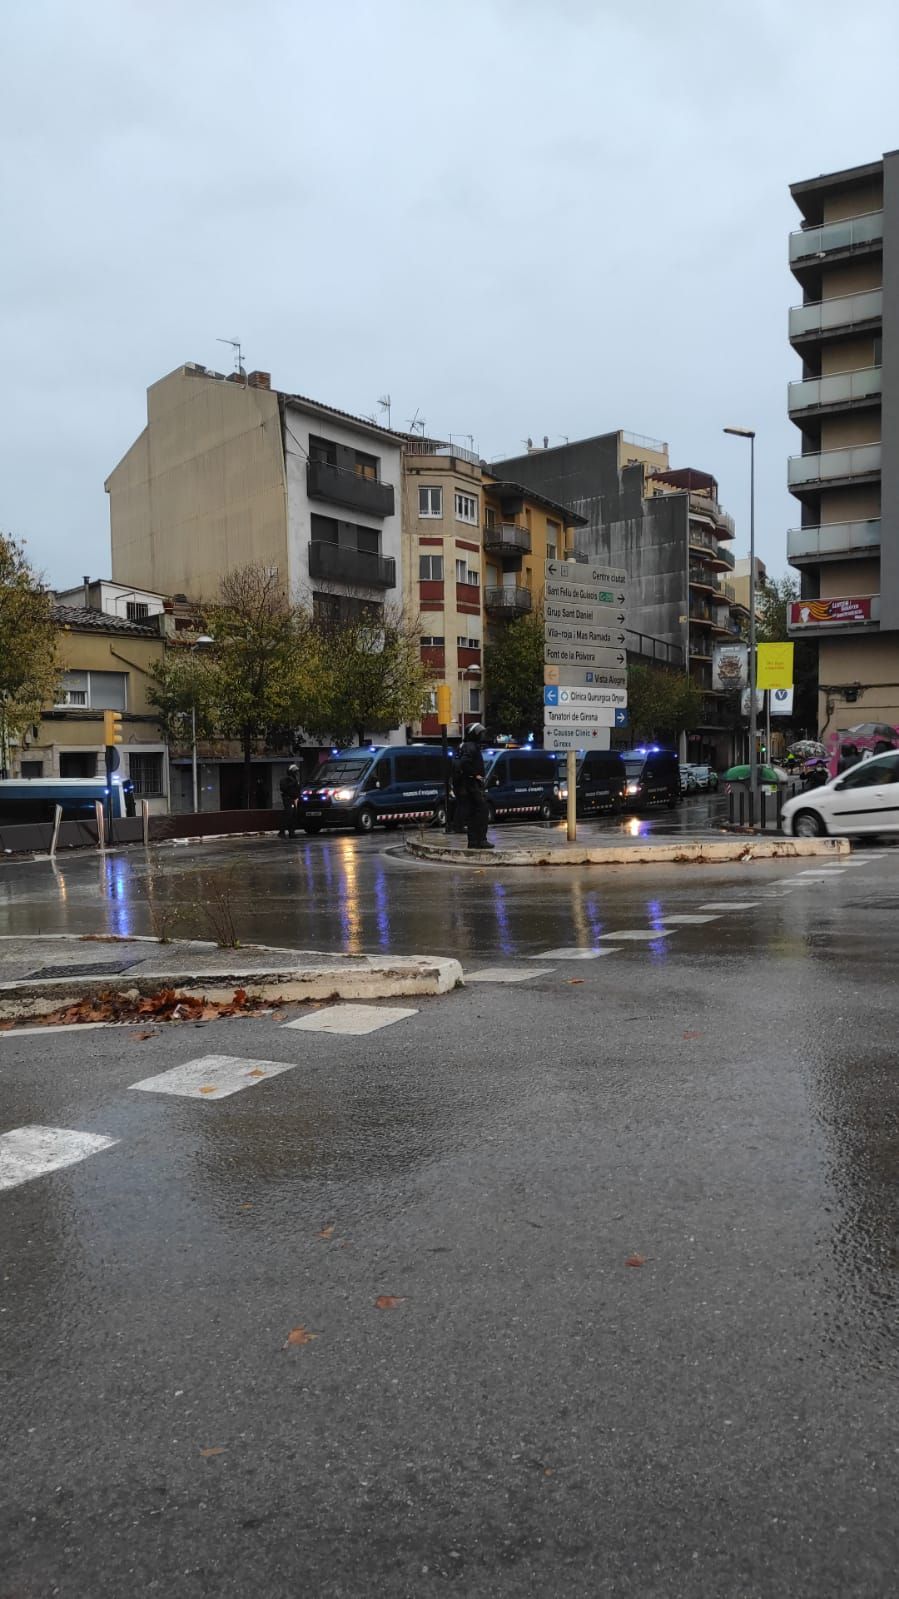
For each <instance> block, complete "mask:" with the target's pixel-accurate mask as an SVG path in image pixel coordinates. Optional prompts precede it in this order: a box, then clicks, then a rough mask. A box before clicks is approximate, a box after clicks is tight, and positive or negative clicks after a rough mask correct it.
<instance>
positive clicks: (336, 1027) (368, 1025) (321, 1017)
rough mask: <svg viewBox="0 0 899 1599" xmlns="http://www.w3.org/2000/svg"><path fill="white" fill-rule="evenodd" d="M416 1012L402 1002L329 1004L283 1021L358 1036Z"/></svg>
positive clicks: (304, 1030)
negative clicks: (309, 1013) (295, 1018)
mask: <svg viewBox="0 0 899 1599" xmlns="http://www.w3.org/2000/svg"><path fill="white" fill-rule="evenodd" d="M417 1015H418V1011H417V1010H408V1009H407V1008H406V1007H405V1006H403V1005H330V1006H329V1007H328V1009H327V1010H320V1011H316V1012H315V1014H314V1015H313V1016H300V1017H298V1018H297V1020H296V1021H295V1022H285V1023H284V1026H285V1028H288V1027H294V1028H296V1029H297V1031H298V1032H301V1033H346V1034H350V1035H352V1036H353V1037H359V1036H360V1035H361V1034H362V1033H376V1032H377V1031H378V1028H379V1027H389V1026H390V1025H391V1023H392V1022H402V1021H405V1019H406V1017H407V1016H417Z"/></svg>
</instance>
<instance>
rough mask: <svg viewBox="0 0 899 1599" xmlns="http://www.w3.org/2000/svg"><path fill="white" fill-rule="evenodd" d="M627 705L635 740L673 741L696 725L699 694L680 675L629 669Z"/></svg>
mask: <svg viewBox="0 0 899 1599" xmlns="http://www.w3.org/2000/svg"><path fill="white" fill-rule="evenodd" d="M627 704H628V713H629V716H630V723H631V727H632V728H633V730H634V734H635V736H636V737H637V738H674V737H675V736H676V735H677V734H678V733H684V732H686V731H687V729H688V728H691V727H695V726H696V723H697V722H698V721H699V718H700V715H701V714H702V690H701V689H700V688H699V686H698V684H696V683H694V682H693V680H692V678H689V677H686V676H685V675H684V674H683V673H681V672H677V673H675V672H665V671H662V670H661V669H660V668H659V667H656V666H639V665H638V666H630V667H628V673H627Z"/></svg>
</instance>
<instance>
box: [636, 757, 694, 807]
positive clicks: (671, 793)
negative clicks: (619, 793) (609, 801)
mask: <svg viewBox="0 0 899 1599" xmlns="http://www.w3.org/2000/svg"><path fill="white" fill-rule="evenodd" d="M622 759H623V761H624V765H625V770H626V772H627V785H626V788H625V804H626V805H628V806H633V808H634V810H644V809H645V808H646V807H647V806H650V805H667V806H668V807H669V809H670V810H673V809H674V807H675V805H677V804H678V803H679V801H680V798H681V780H680V762H679V761H678V758H677V756H676V755H675V754H674V752H673V750H662V749H659V748H658V747H657V746H656V745H651V746H650V747H649V748H648V749H636V750H625V751H624V754H623V756H622Z"/></svg>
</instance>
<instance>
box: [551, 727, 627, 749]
mask: <svg viewBox="0 0 899 1599" xmlns="http://www.w3.org/2000/svg"><path fill="white" fill-rule="evenodd" d="M611 742H612V734H611V731H610V730H609V728H607V727H595V728H594V729H593V732H592V733H584V732H578V733H564V732H558V731H556V730H555V729H553V728H550V727H548V728H546V729H545V730H544V733H543V748H544V749H545V750H607V749H608V748H609V747H610V745H611Z"/></svg>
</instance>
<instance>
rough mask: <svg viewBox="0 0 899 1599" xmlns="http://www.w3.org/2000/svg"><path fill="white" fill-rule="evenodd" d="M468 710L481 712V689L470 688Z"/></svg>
mask: <svg viewBox="0 0 899 1599" xmlns="http://www.w3.org/2000/svg"><path fill="white" fill-rule="evenodd" d="M468 709H469V710H470V711H479V710H480V709H481V691H480V689H479V688H470V689H469V690H468Z"/></svg>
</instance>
